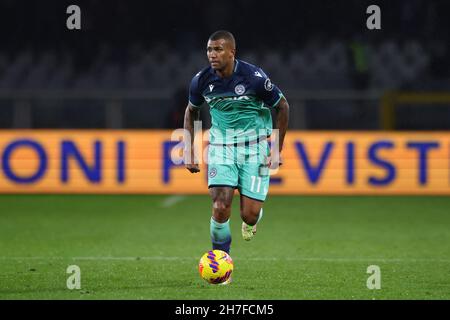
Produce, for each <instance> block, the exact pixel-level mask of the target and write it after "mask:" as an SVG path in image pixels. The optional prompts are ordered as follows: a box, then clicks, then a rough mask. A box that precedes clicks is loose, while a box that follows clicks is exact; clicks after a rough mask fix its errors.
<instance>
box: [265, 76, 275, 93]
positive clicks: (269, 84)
mask: <svg viewBox="0 0 450 320" xmlns="http://www.w3.org/2000/svg"><path fill="white" fill-rule="evenodd" d="M264 88H265V89H266V90H267V91H272V89H273V83H272V81H270V79H269V78H267V79H266V81H264Z"/></svg>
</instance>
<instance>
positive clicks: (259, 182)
mask: <svg viewBox="0 0 450 320" xmlns="http://www.w3.org/2000/svg"><path fill="white" fill-rule="evenodd" d="M251 178H252V185H251V187H250V191H251V192H257V193H259V191H260V189H261V177H257V176H251ZM256 179H258V185H257V187H256V191H255V182H256Z"/></svg>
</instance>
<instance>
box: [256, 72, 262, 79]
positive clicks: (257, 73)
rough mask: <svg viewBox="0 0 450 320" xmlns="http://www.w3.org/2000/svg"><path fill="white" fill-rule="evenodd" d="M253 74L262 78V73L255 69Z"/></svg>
mask: <svg viewBox="0 0 450 320" xmlns="http://www.w3.org/2000/svg"><path fill="white" fill-rule="evenodd" d="M255 76H257V77H260V78H262V77H263V76H262V74H261V73H260V72H259V71H255Z"/></svg>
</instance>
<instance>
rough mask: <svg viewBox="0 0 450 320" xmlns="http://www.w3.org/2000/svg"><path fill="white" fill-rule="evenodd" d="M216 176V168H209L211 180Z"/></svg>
mask: <svg viewBox="0 0 450 320" xmlns="http://www.w3.org/2000/svg"><path fill="white" fill-rule="evenodd" d="M216 175H217V169H216V168H211V170H209V176H210V177H211V178H214V177H215V176H216Z"/></svg>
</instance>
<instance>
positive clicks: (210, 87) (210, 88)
mask: <svg viewBox="0 0 450 320" xmlns="http://www.w3.org/2000/svg"><path fill="white" fill-rule="evenodd" d="M213 89H214V85H213V84H210V85H209V92H211V91H213Z"/></svg>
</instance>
